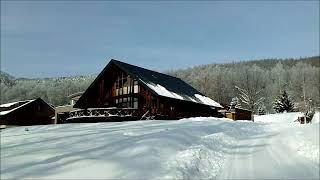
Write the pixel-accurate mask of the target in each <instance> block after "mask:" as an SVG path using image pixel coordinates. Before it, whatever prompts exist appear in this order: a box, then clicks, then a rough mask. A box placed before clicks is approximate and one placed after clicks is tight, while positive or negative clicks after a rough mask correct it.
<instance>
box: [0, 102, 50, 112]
mask: <svg viewBox="0 0 320 180" xmlns="http://www.w3.org/2000/svg"><path fill="white" fill-rule="evenodd" d="M36 101H39V102H41V103H44V104H46V105H48V106H49V107H50V109H51V110H52V111H53V112H54V108H53V107H52V106H51V105H49V104H48V103H47V102H45V101H44V100H42V99H41V98H37V99H32V100H25V101H17V102H12V103H7V104H1V105H0V107H6V108H8V110H5V111H0V116H5V115H8V114H10V113H12V112H14V111H16V110H18V109H21V108H22V107H24V106H26V105H28V104H31V103H33V102H36Z"/></svg>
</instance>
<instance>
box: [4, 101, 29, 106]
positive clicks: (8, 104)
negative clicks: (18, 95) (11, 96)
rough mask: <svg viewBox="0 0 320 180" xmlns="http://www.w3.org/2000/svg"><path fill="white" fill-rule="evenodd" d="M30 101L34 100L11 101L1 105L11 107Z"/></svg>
mask: <svg viewBox="0 0 320 180" xmlns="http://www.w3.org/2000/svg"><path fill="white" fill-rule="evenodd" d="M28 101H32V100H24V101H16V102H11V103H6V104H1V105H0V107H11V106H14V105H15V104H18V103H21V102H28Z"/></svg>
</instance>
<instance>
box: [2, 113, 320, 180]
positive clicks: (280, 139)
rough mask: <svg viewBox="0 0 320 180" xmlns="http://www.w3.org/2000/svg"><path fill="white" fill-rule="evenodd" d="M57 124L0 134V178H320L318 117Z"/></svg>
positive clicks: (287, 115) (278, 116)
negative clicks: (307, 119)
mask: <svg viewBox="0 0 320 180" xmlns="http://www.w3.org/2000/svg"><path fill="white" fill-rule="evenodd" d="M299 115H300V114H299V113H286V114H275V115H264V116H256V117H255V122H254V123H252V122H248V121H237V122H234V121H231V120H228V119H221V118H199V117H198V118H189V119H183V120H179V121H158V120H155V121H136V122H113V123H93V124H62V125H47V126H30V127H28V129H29V131H25V127H16V128H8V129H5V130H2V132H1V179H8V178H10V179H11V178H17V179H22V178H38V179H58V178H61V179H70V178H74V179H80V178H81V179H87V178H90V179H93V178H95V179H97V178H103V179H108V178H110V179H115V178H117V179H119V178H120V179H141V178H143V179H166V178H167V179H200V178H205V179H233V178H238V179H239V178H242V179H261V178H268V179H270V178H272V179H275V178H276V179H284V178H285V179H286V178H294V179H308V178H310V179H319V120H318V119H319V113H317V114H316V116H315V118H318V119H315V120H314V121H317V122H316V123H313V124H308V125H301V124H298V123H294V122H293V121H294V120H295V119H297V117H298V116H299Z"/></svg>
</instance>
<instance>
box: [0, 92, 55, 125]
mask: <svg viewBox="0 0 320 180" xmlns="http://www.w3.org/2000/svg"><path fill="white" fill-rule="evenodd" d="M53 116H54V108H53V106H51V105H49V104H48V103H46V102H45V101H44V100H42V99H41V98H38V99H34V100H26V101H18V102H12V103H7V104H1V105H0V125H9V126H10V125H13V126H30V125H39V124H53V123H54V120H53V119H52V117H53Z"/></svg>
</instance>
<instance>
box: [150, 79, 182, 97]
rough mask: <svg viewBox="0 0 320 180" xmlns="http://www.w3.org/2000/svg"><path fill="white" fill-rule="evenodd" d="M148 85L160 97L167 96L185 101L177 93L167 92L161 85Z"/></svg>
mask: <svg viewBox="0 0 320 180" xmlns="http://www.w3.org/2000/svg"><path fill="white" fill-rule="evenodd" d="M146 85H147V86H148V87H149V88H151V89H152V90H153V91H154V92H156V93H157V94H158V95H160V96H166V97H170V98H174V99H181V100H183V97H182V96H180V95H179V94H177V93H175V92H171V91H169V90H167V89H166V88H165V87H163V86H161V85H160V84H157V85H153V84H150V83H146Z"/></svg>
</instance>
